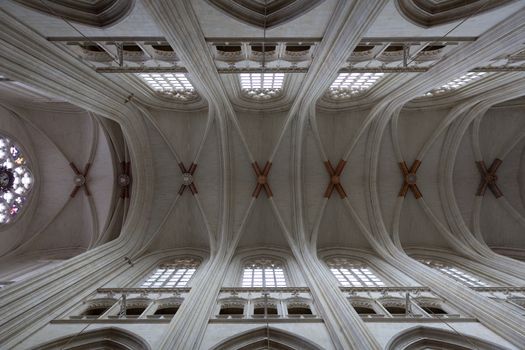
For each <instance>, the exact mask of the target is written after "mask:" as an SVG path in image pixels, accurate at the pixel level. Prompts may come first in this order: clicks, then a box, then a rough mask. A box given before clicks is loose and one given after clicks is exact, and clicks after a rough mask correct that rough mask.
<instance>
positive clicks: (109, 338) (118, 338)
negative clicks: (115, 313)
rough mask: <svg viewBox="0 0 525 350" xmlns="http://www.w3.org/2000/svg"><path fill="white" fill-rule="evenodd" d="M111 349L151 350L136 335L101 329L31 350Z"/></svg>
mask: <svg viewBox="0 0 525 350" xmlns="http://www.w3.org/2000/svg"><path fill="white" fill-rule="evenodd" d="M93 348H97V349H98V348H101V349H111V350H151V348H150V346H149V345H148V343H147V342H146V341H145V340H144V339H142V338H141V337H139V336H138V335H136V334H134V333H131V332H129V331H127V330H124V329H120V328H114V327H109V328H102V329H97V330H92V331H87V332H84V333H82V334H79V335H76V334H70V335H68V336H65V337H61V338H58V339H55V340H52V341H50V342H47V343H44V344H40V345H38V346H35V347H33V348H32V350H37V349H38V350H71V349H93Z"/></svg>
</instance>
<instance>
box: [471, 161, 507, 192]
mask: <svg viewBox="0 0 525 350" xmlns="http://www.w3.org/2000/svg"><path fill="white" fill-rule="evenodd" d="M501 163H503V161H502V160H501V159H499V158H496V159H494V161H493V162H492V164H491V165H490V168H488V169H487V167H486V166H485V162H484V161H479V162H476V165H477V166H478V170H479V172H480V174H481V182H480V183H479V186H478V191H477V192H476V196H483V195H485V191H486V190H487V187H488V188H489V189H490V191H491V192H492V193H493V194H494V196H495V197H496V198H499V197H501V196H503V193H502V192H501V190H500V189H499V187H498V185H497V184H496V181H498V176H497V175H496V171H497V170H498V168H499V166H500V165H501Z"/></svg>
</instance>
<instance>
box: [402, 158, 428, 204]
mask: <svg viewBox="0 0 525 350" xmlns="http://www.w3.org/2000/svg"><path fill="white" fill-rule="evenodd" d="M420 165H421V161H420V160H417V159H416V160H415V161H414V163H412V166H411V167H410V169H408V166H407V163H405V162H401V163H399V167H400V168H401V172H402V173H403V181H404V182H403V187H401V191H399V197H405V196H406V194H407V192H408V190H410V191H412V193H413V194H414V197H416V199H419V198H421V197H423V195H422V194H421V191H420V190H419V187H417V184H416V181H417V176H416V173H417V170H418V169H419V166H420Z"/></svg>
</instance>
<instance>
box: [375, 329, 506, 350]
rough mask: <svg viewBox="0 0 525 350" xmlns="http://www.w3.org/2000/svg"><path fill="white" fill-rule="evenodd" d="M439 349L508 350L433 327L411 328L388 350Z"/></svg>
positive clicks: (397, 338) (390, 344)
mask: <svg viewBox="0 0 525 350" xmlns="http://www.w3.org/2000/svg"><path fill="white" fill-rule="evenodd" d="M427 348H431V349H433V348H437V349H443V350H471V349H473V348H475V349H477V350H507V348H505V347H503V346H500V345H497V344H495V343H492V342H489V341H486V340H483V339H479V338H476V337H472V336H468V335H465V334H461V335H460V334H457V333H454V332H451V331H447V330H443V329H437V328H432V327H424V326H416V327H412V328H409V329H407V330H405V331H403V332H401V333H400V334H398V335H397V336H395V337H394V338H392V339H391V340H390V342H388V344H387V346H386V347H385V349H387V350H421V349H427Z"/></svg>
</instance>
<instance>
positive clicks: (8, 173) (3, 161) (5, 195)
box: [0, 135, 33, 224]
mask: <svg viewBox="0 0 525 350" xmlns="http://www.w3.org/2000/svg"><path fill="white" fill-rule="evenodd" d="M32 186H33V175H32V174H31V171H30V170H29V164H28V161H27V159H26V157H25V155H24V154H23V153H22V151H21V150H20V148H19V147H18V146H17V145H16V144H15V143H14V142H13V141H12V140H11V139H10V138H7V137H5V136H3V135H0V224H7V223H9V222H12V221H14V220H15V219H16V217H17V215H18V214H19V213H20V211H21V210H22V207H23V206H24V205H25V203H26V201H27V198H28V195H29V192H30V191H31V188H32Z"/></svg>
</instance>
